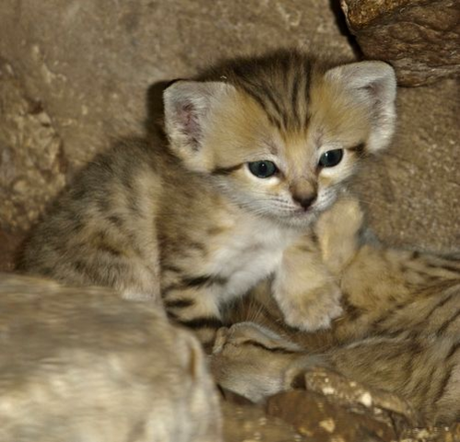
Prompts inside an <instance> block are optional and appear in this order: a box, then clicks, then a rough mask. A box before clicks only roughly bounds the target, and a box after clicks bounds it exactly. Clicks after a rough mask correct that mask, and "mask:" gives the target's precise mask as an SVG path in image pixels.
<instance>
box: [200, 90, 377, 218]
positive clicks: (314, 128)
mask: <svg viewBox="0 0 460 442" xmlns="http://www.w3.org/2000/svg"><path fill="white" fill-rule="evenodd" d="M312 99H313V98H312ZM314 99H315V100H316V99H317V97H315V98H314ZM331 105H332V103H331ZM328 107H329V106H328V105H326V106H323V107H321V106H318V110H317V113H316V114H315V115H314V116H312V117H311V118H310V121H309V124H308V125H305V126H303V127H299V128H296V129H295V130H292V131H289V130H283V128H279V127H277V126H276V125H275V124H274V123H273V122H271V121H270V120H269V118H268V117H267V115H266V114H265V112H264V111H263V110H262V109H261V108H260V106H258V105H257V103H255V102H254V101H253V100H252V99H251V98H250V97H248V96H247V95H246V94H245V93H244V92H237V93H236V94H234V96H232V97H231V98H229V99H228V102H227V103H226V104H225V106H222V107H221V108H220V109H219V110H217V111H216V113H215V116H214V118H215V122H214V123H213V124H212V125H210V126H209V131H207V132H206V134H205V135H204V137H203V143H204V145H206V146H207V147H208V149H209V151H210V152H212V169H211V174H212V175H213V177H214V179H215V181H216V183H217V184H218V185H219V186H220V187H221V188H222V189H223V191H224V192H225V193H226V194H227V195H228V196H230V198H232V199H233V200H234V201H235V202H236V203H237V204H239V205H240V206H242V207H244V208H247V209H248V210H251V211H252V212H254V213H257V214H260V215H263V216H267V217H271V218H274V219H276V220H278V221H280V222H283V223H288V224H293V225H304V224H307V223H309V222H310V221H311V220H312V219H313V218H314V216H315V215H316V214H317V213H318V212H321V211H323V210H324V209H326V208H327V207H329V206H330V205H331V204H332V203H333V201H334V200H335V197H336V195H337V193H338V191H339V190H340V188H341V185H343V183H344V181H345V180H347V178H349V177H350V176H351V175H352V174H353V171H354V170H355V166H356V165H357V162H358V159H359V155H360V152H361V150H360V149H361V148H363V146H364V143H365V142H366V140H367V137H368V132H369V127H368V125H367V124H365V123H366V119H363V118H362V117H363V116H362V115H356V112H353V113H352V112H346V109H344V110H343V115H345V114H346V115H347V117H348V118H349V121H346V122H345V121H342V122H341V124H337V119H334V118H333V117H331V116H330V115H328ZM335 110H336V112H337V113H338V114H339V115H340V114H341V113H342V110H341V109H337V108H336V109H335ZM328 118H330V119H331V120H328ZM342 120H343V118H342ZM354 121H361V122H364V124H361V125H359V126H358V125H356V124H354V123H353V122H354ZM331 122H335V123H336V124H333V123H332V124H331ZM357 126H358V127H357Z"/></svg>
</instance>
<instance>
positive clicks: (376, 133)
mask: <svg viewBox="0 0 460 442" xmlns="http://www.w3.org/2000/svg"><path fill="white" fill-rule="evenodd" d="M325 78H326V80H327V81H330V82H332V83H333V84H337V85H339V87H340V88H343V89H344V90H347V91H349V92H350V93H351V96H352V97H353V98H354V100H355V101H356V104H358V105H359V106H363V107H364V108H365V109H366V113H367V115H369V118H370V120H371V125H372V133H371V135H370V138H369V140H368V142H367V149H369V151H371V152H376V151H378V150H380V149H383V148H385V147H386V146H387V145H388V144H389V142H390V140H391V137H392V136H393V133H394V130H395V117H396V111H395V99H396V75H395V72H394V70H393V68H392V67H391V66H390V65H389V64H387V63H384V62H382V61H361V62H358V63H351V64H346V65H342V66H338V67H335V68H333V69H330V70H329V71H328V72H327V73H326V75H325Z"/></svg>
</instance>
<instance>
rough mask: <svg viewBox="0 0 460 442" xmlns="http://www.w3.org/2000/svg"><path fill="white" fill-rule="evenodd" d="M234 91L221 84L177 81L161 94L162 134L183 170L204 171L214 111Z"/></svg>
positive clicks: (228, 86)
mask: <svg viewBox="0 0 460 442" xmlns="http://www.w3.org/2000/svg"><path fill="white" fill-rule="evenodd" d="M233 90H234V87H233V86H231V85H229V84H227V83H224V82H218V81H213V82H199V81H184V80H179V81H176V82H174V83H173V84H172V85H171V86H169V87H168V88H167V89H166V90H165V91H164V93H163V101H164V109H165V126H166V133H167V135H168V138H169V141H170V148H171V150H172V151H173V152H174V153H175V154H176V155H177V156H178V157H179V158H181V159H182V160H183V161H184V162H185V164H186V165H187V167H189V168H190V169H192V170H195V171H205V170H206V169H207V168H206V165H207V162H208V161H207V159H208V160H209V158H207V157H209V153H210V152H207V151H206V149H205V148H204V145H203V139H204V137H205V135H206V132H207V130H208V127H209V125H210V124H211V122H212V117H213V114H214V112H215V110H216V109H217V108H218V107H219V106H221V105H222V102H223V101H224V98H225V97H226V96H228V94H229V93H231V92H232V91H233Z"/></svg>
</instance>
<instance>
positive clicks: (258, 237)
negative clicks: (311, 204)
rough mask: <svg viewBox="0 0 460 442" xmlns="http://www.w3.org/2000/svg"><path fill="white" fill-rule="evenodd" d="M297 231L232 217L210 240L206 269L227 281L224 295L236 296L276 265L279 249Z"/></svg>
mask: <svg viewBox="0 0 460 442" xmlns="http://www.w3.org/2000/svg"><path fill="white" fill-rule="evenodd" d="M298 235H299V233H298V232H297V231H294V230H292V229H289V228H287V227H283V226H279V225H277V224H275V223H272V222H270V221H265V220H263V219H258V218H249V219H248V218H243V219H236V220H234V222H233V223H232V228H231V229H228V231H226V232H225V234H222V235H219V236H218V237H216V238H215V239H214V240H213V244H212V249H213V252H212V259H211V261H210V263H209V267H208V269H207V271H208V272H209V273H210V274H213V275H218V276H219V277H221V278H223V279H225V280H226V281H227V282H226V284H225V285H224V287H222V289H223V293H221V295H223V296H224V298H226V299H227V300H229V299H231V298H234V297H237V296H240V295H242V294H244V293H245V292H247V291H248V290H249V289H250V288H251V287H253V286H254V285H255V284H257V282H258V281H260V280H261V279H263V278H265V277H266V276H268V275H269V274H270V273H272V272H274V271H275V270H276V269H277V268H278V267H279V265H280V264H281V260H282V257H283V251H284V250H285V249H286V247H287V246H289V244H291V243H292V242H293V241H294V240H295V239H296V238H297V237H298Z"/></svg>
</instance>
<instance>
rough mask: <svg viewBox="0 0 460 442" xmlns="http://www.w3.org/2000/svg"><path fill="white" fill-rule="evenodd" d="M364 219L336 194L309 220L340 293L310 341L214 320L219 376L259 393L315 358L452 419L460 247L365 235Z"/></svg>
mask: <svg viewBox="0 0 460 442" xmlns="http://www.w3.org/2000/svg"><path fill="white" fill-rule="evenodd" d="M362 218H363V217H362V211H361V210H360V208H359V205H358V203H357V202H356V200H352V199H349V198H344V199H343V200H340V201H338V202H337V203H336V205H335V206H334V207H333V208H332V209H331V210H330V211H329V212H326V213H325V214H324V215H322V217H321V218H320V220H319V222H318V225H317V227H316V231H317V235H318V241H319V245H320V248H321V252H322V257H323V261H324V263H325V264H326V266H327V267H328V268H329V270H330V271H331V273H332V274H333V275H335V277H336V279H337V281H338V283H339V284H340V287H341V289H342V291H343V294H344V299H343V302H344V305H345V306H346V312H345V314H344V316H343V317H342V318H339V319H338V320H336V321H335V322H334V324H333V328H332V329H331V330H329V331H327V332H324V333H323V334H318V335H317V336H316V338H317V341H318V342H317V343H316V344H315V343H314V342H313V339H312V337H311V336H310V337H308V336H306V338H307V340H308V339H309V340H310V342H309V345H302V344H301V339H299V340H297V343H294V342H291V341H289V340H286V339H285V338H281V337H280V336H279V335H277V334H275V333H274V332H272V331H269V330H267V329H265V328H263V327H261V326H258V325H255V324H251V323H244V324H241V325H239V324H237V325H236V326H234V327H233V328H232V329H230V330H225V329H222V331H220V332H219V337H218V339H217V342H216V346H215V349H214V350H215V353H216V358H215V360H214V368H215V371H216V374H217V378H218V380H219V381H220V382H221V383H222V384H223V385H224V386H225V387H226V388H229V389H232V388H233V389H234V390H237V391H239V392H240V393H242V394H245V393H244V392H245V388H247V389H249V390H248V391H249V396H250V397H251V398H252V399H256V400H258V399H261V398H262V397H264V396H266V395H268V394H273V393H274V392H276V391H279V390H282V389H286V388H289V384H290V382H291V381H292V379H293V378H294V377H295V376H296V375H297V374H298V373H299V372H302V370H305V369H307V368H308V367H311V366H312V365H318V364H321V365H326V366H329V367H332V368H334V369H336V370H338V371H339V372H340V373H342V374H344V375H346V376H348V377H350V378H352V379H354V380H357V381H361V382H362V383H365V384H367V385H369V386H371V387H374V388H379V389H385V390H388V391H390V392H393V393H396V394H398V395H400V396H402V397H403V398H405V399H406V400H407V401H408V402H410V403H411V404H412V405H413V406H414V408H415V409H416V410H418V411H420V413H421V414H422V416H423V417H424V418H425V419H427V420H428V421H429V422H436V423H450V422H454V421H458V420H460V401H459V400H458V398H459V396H460V255H456V256H455V255H451V256H441V255H437V254H431V253H419V252H415V251H407V250H395V249H391V248H386V247H383V246H381V245H379V244H376V243H371V242H368V241H366V240H365V239H363V235H362V232H363V230H362V229H363V222H362ZM314 347H317V348H321V347H323V350H322V351H318V350H316V351H311V350H310V349H309V348H314ZM325 347H329V349H328V350H327V351H325V350H324V348H325Z"/></svg>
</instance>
